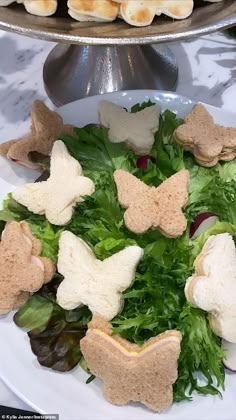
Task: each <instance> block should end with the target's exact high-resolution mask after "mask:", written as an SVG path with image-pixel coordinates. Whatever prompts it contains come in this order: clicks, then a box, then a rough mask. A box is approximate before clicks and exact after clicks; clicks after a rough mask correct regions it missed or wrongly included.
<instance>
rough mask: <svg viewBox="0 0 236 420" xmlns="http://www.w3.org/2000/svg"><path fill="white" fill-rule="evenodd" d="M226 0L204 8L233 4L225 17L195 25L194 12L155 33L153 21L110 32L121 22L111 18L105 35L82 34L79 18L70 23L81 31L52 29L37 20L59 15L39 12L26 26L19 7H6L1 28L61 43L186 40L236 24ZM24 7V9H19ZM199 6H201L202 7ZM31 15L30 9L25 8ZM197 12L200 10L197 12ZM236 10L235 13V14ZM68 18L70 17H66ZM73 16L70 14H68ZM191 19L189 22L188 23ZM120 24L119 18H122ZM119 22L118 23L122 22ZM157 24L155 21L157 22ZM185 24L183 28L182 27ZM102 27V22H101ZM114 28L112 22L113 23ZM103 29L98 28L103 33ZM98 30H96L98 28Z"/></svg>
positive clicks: (229, 2)
mask: <svg viewBox="0 0 236 420" xmlns="http://www.w3.org/2000/svg"><path fill="white" fill-rule="evenodd" d="M224 1H228V4H229V5H228V6H227V5H226V7H223V6H224V5H223V6H222V5H221V3H218V2H216V3H209V4H208V5H204V6H203V7H204V8H210V9H211V11H212V13H211V15H214V12H217V10H218V9H220V8H221V7H222V11H223V10H225V9H226V10H227V9H228V8H229V13H228V14H226V15H225V17H224V18H222V19H221V18H217V20H216V21H214V19H213V20H212V21H211V22H210V23H208V24H205V25H200V26H199V25H195V26H196V27H194V25H192V20H193V19H192V18H193V16H194V12H193V13H192V15H190V17H188V18H186V19H181V20H177V19H176V20H174V24H176V23H177V24H178V25H177V26H179V29H177V30H176V29H173V32H165V31H164V32H163V33H157V34H155V33H152V34H147V33H146V34H145V33H144V31H148V28H151V27H152V25H149V26H146V27H140V28H138V27H133V26H129V25H128V24H125V27H126V28H128V29H129V31H130V35H129V36H128V35H123V36H121V35H119V36H111V34H110V36H109V30H108V28H109V25H113V27H114V25H116V24H117V23H116V22H115V24H114V22H111V23H108V24H106V25H107V33H106V34H104V35H103V36H99V35H94V36H86V35H80V34H79V32H80V31H81V28H82V29H83V28H84V27H85V24H84V22H76V21H75V20H72V23H71V25H70V27H71V28H72V27H73V26H74V27H76V28H77V30H75V32H76V31H77V33H76V34H73V30H71V33H70V32H68V33H67V32H66V31H64V32H60V31H58V30H57V29H53V28H50V25H49V29H48V30H42V29H41V28H40V24H37V21H38V22H40V19H44V21H45V19H48V20H49V21H50V19H57V18H56V17H53V16H51V17H48V18H45V17H44V18H42V17H41V18H40V17H38V16H33V17H32V20H35V21H36V24H35V25H30V24H25V25H24V26H22V24H21V25H20V24H18V23H16V22H14V19H12V16H13V17H14V11H15V10H17V9H15V8H13V9H11V8H10V9H8V11H6V13H5V11H4V14H5V15H6V16H7V18H1V16H0V29H3V30H6V31H10V32H15V33H18V34H21V35H26V36H29V37H32V38H39V39H42V40H47V41H53V42H55V41H56V42H61V43H68V44H77V45H107V46H112V45H145V44H151V43H163V42H169V41H179V40H183V39H186V38H190V37H193V36H202V35H206V34H209V33H212V32H216V31H219V30H223V29H226V28H229V27H232V26H233V25H235V24H236V4H235V3H234V0H224ZM2 8H5V7H4V6H2ZM19 10H20V9H19ZM198 10H199V9H198ZM25 13H26V14H27V16H28V13H27V12H25ZM195 13H196V12H195ZM232 13H233V14H232ZM19 15H24V13H23V12H21V11H20V13H19ZM65 19H67V18H65ZM68 19H69V18H68ZM181 22H184V24H182V25H181ZM188 22H189V26H188ZM120 24H121V25H122V24H123V22H121V23H120ZM186 24H187V28H186ZM101 25H104V24H100V28H101ZM118 25H119V22H118ZM118 25H117V26H118ZM153 26H154V25H153ZM182 26H183V28H181V27H182ZM98 27H99V26H98ZM110 28H111V26H110ZM87 30H89V26H88V27H87ZM136 30H137V32H138V34H139V33H140V35H133V34H132V32H133V33H134V32H136ZM99 32H100V31H98V33H99ZM95 33H96V31H95Z"/></svg>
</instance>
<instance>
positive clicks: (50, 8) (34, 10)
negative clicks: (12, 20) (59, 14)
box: [0, 0, 58, 16]
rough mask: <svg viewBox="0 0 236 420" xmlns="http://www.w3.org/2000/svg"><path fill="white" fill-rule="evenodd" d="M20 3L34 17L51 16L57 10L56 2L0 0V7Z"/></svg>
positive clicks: (47, 0)
mask: <svg viewBox="0 0 236 420" xmlns="http://www.w3.org/2000/svg"><path fill="white" fill-rule="evenodd" d="M12 3H22V4H23V5H24V6H25V8H26V10H27V12H28V13H30V14H32V15H36V16H51V15H54V13H55V12H56V10H57V4H58V0H0V6H9V5H10V4H12Z"/></svg>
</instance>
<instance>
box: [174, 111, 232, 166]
mask: <svg viewBox="0 0 236 420" xmlns="http://www.w3.org/2000/svg"><path fill="white" fill-rule="evenodd" d="M175 139H176V142H177V143H178V144H179V145H181V146H183V147H184V149H185V150H188V151H191V152H192V153H193V154H194V156H195V158H196V161H197V162H198V163H199V164H200V165H202V166H206V167H211V166H215V165H216V164H217V162H218V161H220V160H223V161H226V160H232V159H234V158H235V157H236V128H230V127H222V126H221V125H219V124H215V123H214V120H213V117H212V116H211V115H210V113H209V112H208V111H207V109H206V108H205V107H204V106H203V105H202V104H197V105H195V106H194V107H193V109H192V111H191V112H190V113H189V114H188V115H187V116H186V117H185V119H184V124H182V125H180V126H179V127H178V128H177V129H176V131H175Z"/></svg>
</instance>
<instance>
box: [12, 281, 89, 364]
mask: <svg viewBox="0 0 236 420" xmlns="http://www.w3.org/2000/svg"><path fill="white" fill-rule="evenodd" d="M61 280H62V277H61V276H59V275H55V277H54V279H53V280H52V281H51V282H50V283H48V284H45V285H44V286H43V287H42V289H40V290H39V291H38V292H37V293H35V294H34V295H33V296H31V298H30V299H29V300H28V302H26V304H25V305H23V306H22V307H21V308H20V309H19V310H18V312H16V314H15V315H14V322H15V324H16V325H17V326H19V327H21V328H26V329H27V330H30V331H28V336H29V339H30V345H31V349H32V351H33V353H34V354H35V355H36V356H37V360H38V362H39V363H40V364H41V365H42V366H45V367H48V368H51V369H53V370H57V371H60V372H67V371H69V370H71V369H73V368H74V367H75V366H76V365H77V364H78V363H79V361H80V359H81V357H82V354H81V351H80V340H81V339H82V338H83V337H84V336H85V334H86V331H87V324H88V322H89V321H90V319H91V312H90V311H89V309H88V308H87V307H86V306H82V307H79V308H77V309H75V310H73V311H65V310H64V309H62V308H61V307H60V306H58V305H57V304H56V292H57V288H58V285H59V284H60V282H61Z"/></svg>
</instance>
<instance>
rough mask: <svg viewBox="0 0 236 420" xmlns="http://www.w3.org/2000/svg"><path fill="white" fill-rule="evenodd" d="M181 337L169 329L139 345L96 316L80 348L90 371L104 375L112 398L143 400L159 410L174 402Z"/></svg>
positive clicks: (106, 392)
mask: <svg viewBox="0 0 236 420" xmlns="http://www.w3.org/2000/svg"><path fill="white" fill-rule="evenodd" d="M181 339H182V336H181V333H180V332H179V331H176V330H169V331H165V332H164V333H162V334H159V335H158V336H156V337H153V338H151V339H149V340H148V341H147V342H146V343H145V344H143V346H138V345H137V344H134V343H131V342H129V341H127V340H125V339H124V338H122V337H121V336H120V335H117V334H116V335H112V328H111V324H110V323H108V322H106V321H104V320H103V319H102V318H101V317H98V316H95V317H94V318H93V319H92V321H91V322H90V323H89V324H88V331H87V333H86V336H85V337H84V338H83V339H82V340H81V341H80V348H81V351H82V353H83V356H84V358H85V360H86V362H87V365H88V368H89V370H90V372H92V373H93V374H94V375H96V376H97V377H98V378H100V379H101V381H102V391H103V394H104V397H105V398H106V399H107V400H108V401H109V402H111V403H112V404H117V405H124V404H128V403H129V402H130V401H134V402H141V403H142V404H144V405H145V406H147V407H148V408H150V409H151V410H154V411H158V412H160V411H163V410H166V409H167V408H168V407H170V405H171V404H172V402H173V384H174V383H175V381H176V379H177V377H178V357H179V354H180V344H181Z"/></svg>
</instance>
